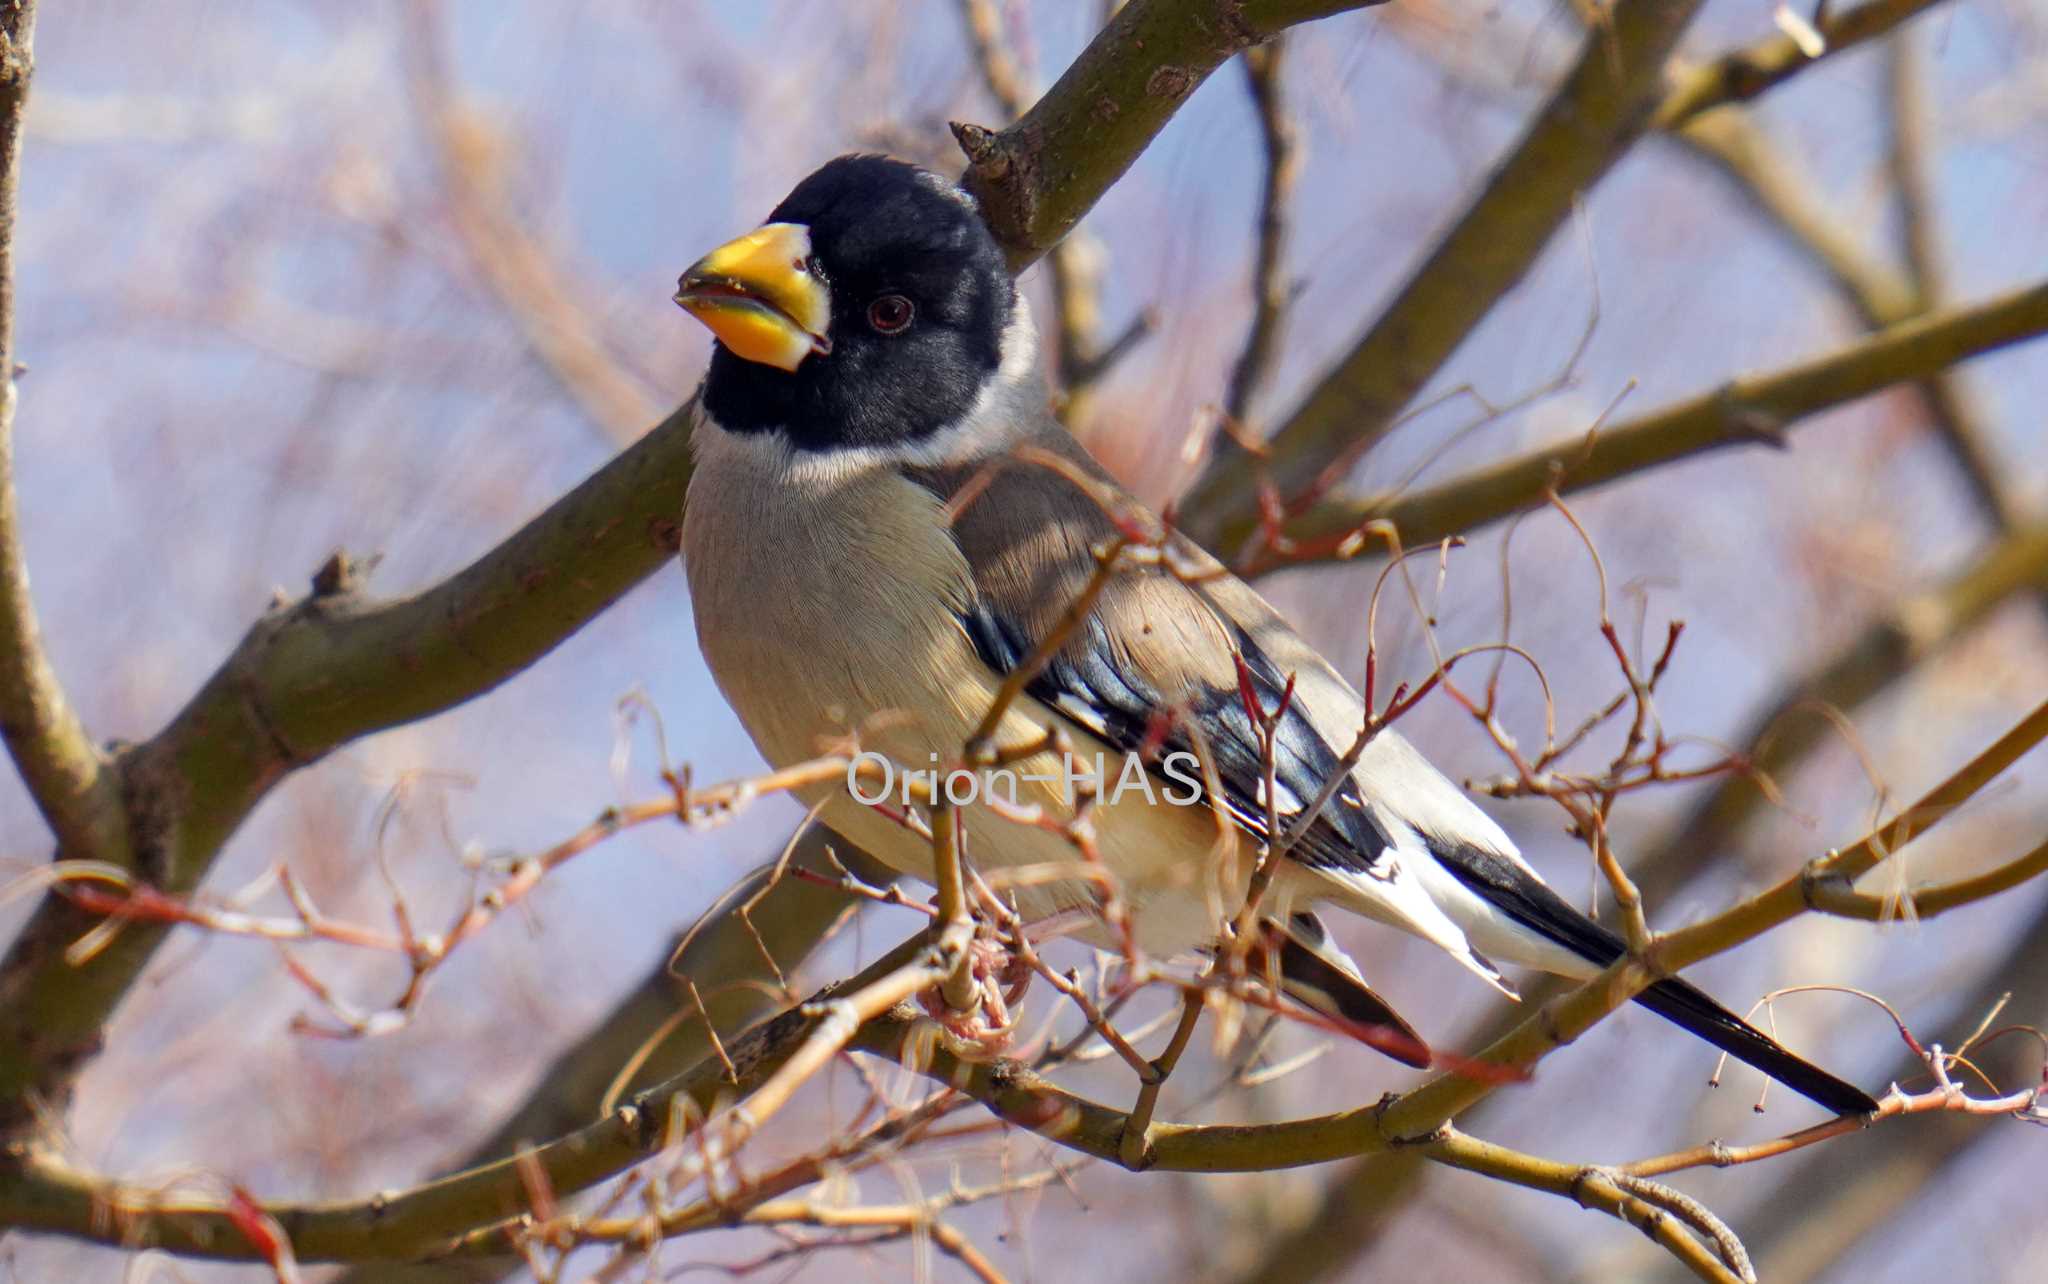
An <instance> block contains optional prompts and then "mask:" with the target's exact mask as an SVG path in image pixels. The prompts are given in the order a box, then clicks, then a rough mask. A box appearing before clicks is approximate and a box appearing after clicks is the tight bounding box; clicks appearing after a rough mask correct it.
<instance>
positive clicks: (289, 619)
mask: <svg viewBox="0 0 2048 1284" xmlns="http://www.w3.org/2000/svg"><path fill="white" fill-rule="evenodd" d="M688 437H689V407H688V406H685V407H684V408H683V409H680V410H678V411H676V412H675V413H674V414H672V415H670V416H669V417H668V419H666V420H665V421H663V423H662V424H661V425H660V426H659V427H657V428H655V429H654V430H653V431H651V432H649V433H648V434H647V435H646V436H644V437H643V438H641V440H640V441H638V442H636V443H635V444H634V445H633V446H632V447H630V448H629V449H627V450H626V451H625V452H624V453H622V454H620V455H619V456H618V457H617V458H615V459H613V460H612V461H611V462H610V463H609V464H607V465H606V466H605V467H604V468H603V469H601V470H599V471H598V472H597V473H596V474H595V475H594V476H592V477H591V478H590V479H589V480H587V481H585V482H584V483H583V484H582V485H580V486H578V487H577V488H576V489H574V490H572V491H570V492H569V493H568V494H567V495H565V496H563V497H562V498H561V499H559V500H557V501H556V502H555V503H554V504H553V505H551V506H550V507H549V508H548V509H547V510H546V511H545V512H543V513H541V514H540V515H539V516H538V517H536V518H534V519H533V520H532V521H531V522H528V523H527V525H526V526H525V527H524V528H522V529H521V530H520V531H519V532H518V533H516V534H514V535H513V536H512V537H510V538H509V539H507V540H506V541H505V542H504V543H502V544H500V545H499V546H498V547H496V548H495V549H492V550H491V551H490V552H488V553H486V554H485V555H484V556H482V557H481V558H478V559H477V560H476V561H475V562H473V563H471V564H470V565H469V566H468V567H467V568H465V569H464V570H462V571H460V572H458V573H457V574H456V575H455V576H454V577H452V578H451V579H448V580H446V581H444V582H443V583H441V584H439V585H437V586H435V587H434V588H431V589H429V590H427V591H425V592H423V593H420V594H418V595H416V596H412V597H405V598H397V599H389V600H375V599H371V598H368V597H367V596H365V595H364V594H363V593H362V591H361V586H360V585H359V584H358V583H357V582H356V576H355V573H354V570H353V568H352V567H351V565H350V564H349V563H348V561H347V559H346V558H345V557H343V556H340V555H337V557H336V559H335V560H334V561H332V562H330V563H329V565H328V566H327V567H326V568H324V569H323V571H322V573H321V575H320V576H318V577H316V579H315V582H314V589H313V592H312V593H311V594H310V595H309V596H307V597H305V598H302V599H300V600H299V601H297V602H295V603H292V604H290V605H288V606H282V607H278V608H276V609H274V610H272V611H271V612H270V613H269V614H267V615H265V616H264V617H263V618H262V619H260V620H258V621H257V622H256V624H255V626H254V627H253V628H251V629H250V631H249V633H248V634H247V636H245V637H244V638H243V640H242V642H241V644H240V645H239V646H237V647H236V648H235V651H234V652H233V654H231V655H230V656H229V657H228V658H227V660H226V661H225V662H224V663H223V664H222V665H221V667H220V668H219V669H218V670H217V671H216V672H215V673H214V675H213V676H212V677H211V678H210V679H208V680H207V682H206V684H205V686H204V687H202V688H201V689H200V691H199V693H198V694H197V695H195V696H194V697H193V698H192V701H191V702H190V703H189V704H187V705H186V706H185V708H184V709H183V710H181V711H180V712H179V713H178V715H177V716H176V717H175V718H173V719H172V721H171V722H170V724H169V725H168V726H166V727H165V728H164V729H163V730H162V731H160V732H158V733H157V735H156V736H154V737H153V738H151V739H150V740H149V741H147V742H146V743H144V744H141V745H138V746H135V747H133V748H131V749H129V750H127V751H125V752H124V753H123V754H122V755H121V756H120V757H119V758H118V759H117V762H116V766H117V767H118V769H119V771H120V779H121V781H122V786H123V789H124V791H125V793H126V796H127V798H128V810H129V814H130V816H131V817H133V821H132V824H133V829H134V840H133V843H134V845H133V850H132V853H129V854H126V855H125V858H124V859H119V860H117V861H116V863H121V864H124V865H127V866H130V867H131V868H132V871H133V872H134V873H136V874H137V875H138V876H139V877H140V878H141V880H142V881H144V882H147V883H149V884H150V885H152V886H154V887H156V888H158V889H159V890H162V891H165V892H169V893H172V894H174V895H175V894H182V893H185V892H189V891H191V890H192V889H193V888H194V887H195V886H197V885H198V883H199V881H200V879H201V878H202V877H204V875H205V873H206V871H207V869H208V867H209V866H210V865H211V864H212V862H213V859H214V857H215V856H216V855H217V854H218V852H219V850H220V848H221V845H222V844H223V843H224V842H226V840H227V838H228V837H229V835H231V834H232V833H233V832H234V831H235V829H236V828H237V827H238V826H239V825H240V824H241V822H242V821H243V819H244V818H246V817H247V816H248V814H249V812H250V811H251V810H252V809H253V808H254V807H255V806H256V804H257V803H258V802H260V801H261V800H262V799H263V797H264V796H265V795H266V794H268V793H269V791H270V790H271V789H272V788H273V787H275V786H276V785H277V783H278V782H279V781H281V780H282V779H284V777H285V776H286V775H288V774H289V773H290V772H292V771H294V770H296V769H298V768H300V767H303V766H306V765H307V764H309V763H312V762H315V761H318V760H319V759H320V758H321V757H322V756H324V755H325V754H326V753H328V752H329V751H331V750H332V749H334V748H335V747H336V746H338V745H341V744H344V743H346V742H347V741H349V740H353V739H355V738H356V737H358V736H363V735H367V734H369V733H370V732H373V731H379V730H382V729H384V728H386V727H392V726H397V725H399V724H401V723H405V722H410V721H413V720H414V719H417V718H423V717H426V716H428V715H430V714H434V713H439V712H441V711H442V710H444V709H448V708H452V707H453V706H455V705H458V704H461V703H462V702H464V701H466V700H470V699H473V698H475V697H476V696H478V695H481V694H483V693H484V692H486V691H489V690H491V689H492V688H494V687H496V686H497V685H498V684H499V683H501V682H504V681H506V680H507V679H509V678H511V677H513V676H514V675H516V674H518V673H519V672H521V671H522V670H524V669H525V668H526V667H527V666H528V665H530V664H532V663H533V662H534V661H536V660H538V659H540V657H542V656H543V655H545V654H547V653H548V651H550V650H551V649H553V648H554V647H555V646H556V645H557V644H559V643H560V642H561V641H562V640H563V639H564V638H567V637H568V636H569V635H570V634H572V633H574V632H575V631H576V630H577V629H579V628H581V627H582V626H583V625H584V624H585V623H586V622H588V621H589V620H590V619H592V618H593V617H595V616H596V615H597V613H598V612H599V611H602V610H603V609H605V608H606V607H608V606H610V605H611V604H612V603H613V602H614V601H616V600H617V599H618V598H619V597H620V596H621V595H622V594H624V593H625V592H626V590H627V589H629V588H631V587H633V586H634V585H635V584H637V583H639V582H640V581H641V580H642V579H645V578H646V577H647V576H649V575H651V574H653V573H654V572H655V571H657V570H659V569H661V568H662V567H664V566H667V565H669V564H670V563H672V562H673V561H674V559H675V555H676V547H677V541H678V539H679V534H680V527H679V524H678V523H679V519H680V517H681V515H682V511H683V493H684V490H685V488H686V487H687V485H688V481H689V475H690V457H689V442H688ZM103 858H105V857H104V855H103ZM99 921H100V919H99V916H97V915H91V914H86V913H84V912H82V911H80V910H78V909H76V908H74V907H73V906H71V905H70V903H69V902H67V901H66V900H64V899H63V897H62V896H60V895H51V896H47V897H45V898H44V900H43V903H42V904H41V905H40V906H38V908H37V910H36V913H35V915H34V916H33V917H32V918H31V919H30V920H29V923H28V925H27V926H26V927H24V928H23V929H22V932H21V934H20V935H19V936H18V937H16V939H15V940H14V942H13V944H12V945H11V946H10V948H9V950H8V952H7V955H6V957H5V958H4V959H0V1012H4V1014H5V1016H4V1020H0V1134H4V1133H6V1132H8V1131H11V1130H13V1129H14V1128H17V1127H19V1126H20V1125H22V1124H23V1123H25V1122H27V1121H28V1119H29V1117H30V1115H31V1113H32V1112H31V1110H30V1108H29V1106H28V1098H29V1096H30V1095H31V1094H34V1095H36V1096H37V1097H39V1098H40V1099H41V1100H43V1101H44V1102H46V1103H50V1104H52V1105H58V1104H61V1102H62V1100H63V1098H64V1096H65V1095H66V1093H67V1092H68V1086H69V1079H70V1076H71V1074H72V1072H73V1070H75V1068H76V1067H77V1066H78V1065H79V1064H81V1063H82V1062H83V1061H84V1060H85V1059H86V1058H87V1057H89V1056H90V1055H91V1054H92V1053H93V1052H94V1051H96V1049H97V1045H98V1039H99V1031H100V1027H101V1025H102V1024H103V1023H104V1022H105V1020H106V1018H107V1016H108V1014H109V1013H111V1012H112V1011H113V1008H114V1005H115V1004H116V1003H118V1002H119V1001H120V998H121V995H122V994H123V993H124V992H126V990H127V988H128V986H129V984H130V983H131V982H133V980H134V979H135V977H136V976H137V975H138V974H139V973H140V972H141V970H142V967H143V965H144V964H145V963H146V962H147V961H148V959H149V956H150V954H151V953H152V952H153V951H154V950H155V948H156V946H157V944H158V943H159V942H160V941H161V940H162V939H163V935H164V932H165V930H166V929H165V928H163V927H161V926H155V925H148V924H141V923H133V924H129V925H128V926H127V927H126V929H125V930H124V931H123V932H122V933H121V935H120V936H119V937H118V938H117V939H115V940H114V941H113V942H112V943H111V944H110V945H109V946H108V947H107V948H106V949H105V950H103V951H101V952H100V953H99V954H98V955H96V956H95V957H94V958H93V959H92V960H91V961H90V962H89V963H87V964H85V965H83V966H81V967H75V968H74V967H72V966H70V965H69V964H67V963H66V962H65V961H64V959H63V953H64V949H65V947H66V946H68V945H69V944H70V943H71V942H72V941H74V940H76V939H77V938H78V937H79V936H81V935H83V934H84V933H85V932H87V931H89V930H90V929H91V928H92V927H93V926H94V925H95V924H96V923H97V922H99Z"/></svg>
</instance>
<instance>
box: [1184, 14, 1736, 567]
mask: <svg viewBox="0 0 2048 1284" xmlns="http://www.w3.org/2000/svg"><path fill="white" fill-rule="evenodd" d="M1698 8H1699V2H1698V0H1621V2H1620V3H1617V4H1616V5H1614V6H1613V9H1612V12H1611V24H1610V25H1604V26H1603V27H1602V28H1601V29H1599V30H1596V31H1592V32H1590V33H1588V35H1587V37H1586V39H1585V43H1584V45H1583V47H1582V48H1581V50H1580V53H1579V59H1578V63H1577V65H1576V66H1575V67H1574V68H1573V69H1572V71H1571V73H1570V74H1569V75H1568V76H1567V77H1566V78H1565V80H1564V83H1563V84H1562V85H1560V86H1559V88H1558V90H1557V92H1556V93H1555V94H1554V95H1552V97H1551V98H1550V100H1549V102H1547V103H1545V104H1544V107H1543V110H1542V112H1541V113H1540V114H1539V115H1538V116H1537V117H1536V119H1535V121H1534V122H1533V123H1532V124H1531V125H1530V126H1529V129H1528V132H1527V133H1525V134H1524V135H1523V136H1522V138H1521V139H1520V140H1519V141H1518V142H1517V143H1516V144H1515V146H1514V148H1513V149H1512V150H1511V151H1510V152H1509V153H1508V155H1507V156H1506V157H1505V158H1504V159H1503V160H1502V161H1501V162H1500V164H1498V165H1497V166H1495V168H1494V170H1493V173H1492V174H1491V175H1490V176H1489V177H1488V179H1487V182H1486V185H1485V187H1484V188H1483V189H1482V190H1481V191H1480V192H1479V194H1478V195H1477V196H1475V197H1474V198H1473V200H1472V202H1471V203H1470V204H1469V205H1468V206H1467V207H1466V209H1465V211H1464V213H1463V214H1462V215H1461V216H1460V217H1459V218H1458V220H1457V221H1456V222H1455V223H1454V224H1453V225H1452V227H1451V228H1450V230H1449V231H1448V232H1446V233H1445V234H1444V236H1443V237H1442V239H1441V240H1439V241H1438V242H1437V243H1436V245H1435V247H1434V248H1433V249H1432V250H1431V251H1430V253H1429V255H1428V257H1427V258H1425V259H1424V260H1423V261H1422V263H1421V264H1420V265H1419V266H1417V268H1416V269H1415V271H1414V272H1413V273H1412V274H1411V275H1410V276H1409V278H1408V280H1407V281H1406V282H1405V283H1404V284H1403V285H1402V287H1401V289H1400V290H1399V291H1398V292H1397V293H1396V294H1395V296H1394V299H1393V301H1392V302H1391V303H1389V304H1388V305H1387V307H1386V309H1385V310H1384V311H1383V312H1381V314H1380V316H1379V318H1378V319H1377V320H1376V321H1375V322H1374V323H1373V324H1372V326H1371V328H1369V329H1368V330H1367V331H1366V332H1365V334H1364V335H1363V336H1362V337H1361V338H1360V339H1359V340H1358V342H1357V343H1356V344H1354V345H1353V346H1352V348H1351V350H1350V351H1349V352H1348V353H1346V354H1345V355H1344V356H1343V357H1342V358H1340V359H1339V360H1338V362H1337V364H1336V366H1335V367H1334V368H1333V369H1331V371H1330V372H1329V373H1328V374H1327V375H1325V376H1324V377H1323V379H1322V381H1321V382H1320V383H1318V384H1317V385H1316V387H1315V389H1314V390H1313V391H1311V392H1310V393H1309V395H1308V396H1307V398H1306V399H1304V400H1303V402H1302V403H1301V405H1300V406H1299V407H1298V408H1297V409H1296V410H1295V411H1294V413H1293V414H1292V415H1291V416H1289V417H1288V419H1287V420H1286V422H1284V423H1283V424H1281V426H1280V428H1279V430H1278V431H1277V432H1276V433H1274V434H1273V438H1272V440H1271V441H1270V442H1269V443H1268V453H1267V455H1266V457H1265V460H1264V464H1265V467H1264V468H1263V469H1262V470H1258V471H1257V472H1256V473H1255V470H1254V469H1253V468H1252V467H1250V466H1249V461H1248V460H1247V459H1246V457H1245V451H1244V449H1243V448H1242V447H1241V446H1238V445H1237V444H1235V443H1234V442H1230V441H1229V440H1228V439H1227V438H1221V439H1219V440H1218V442H1217V444H1216V454H1215V457H1214V458H1213V459H1211V460H1210V462H1209V466H1208V468H1207V470H1206V471H1205V473H1204V474H1203V476H1202V479H1201V480H1200V481H1198V482H1197V483H1196V484H1195V486H1194V488H1193V489H1192V490H1191V491H1190V492H1189V493H1188V495H1187V496H1186V497H1185V498H1184V500H1183V502H1182V505H1181V518H1182V521H1183V523H1184V525H1185V527H1186V529H1187V530H1188V532H1189V533H1190V534H1191V535H1193V536H1194V537H1195V538H1196V539H1198V540H1202V541H1203V542H1205V543H1209V544H1211V545H1212V546H1217V541H1216V538H1215V537H1216V536H1217V535H1218V534H1219V533H1220V532H1231V531H1243V530H1246V529H1249V526H1250V523H1251V522H1252V521H1254V520H1255V518H1256V510H1257V493H1258V486H1259V484H1260V482H1261V480H1262V479H1263V480H1264V481H1265V482H1266V483H1268V484H1270V485H1271V486H1272V487H1274V488H1275V489H1277V490H1278V492H1279V493H1280V494H1281V495H1284V496H1288V497H1290V498H1293V497H1297V496H1302V495H1307V494H1310V493H1312V492H1314V491H1316V490H1317V489H1319V488H1325V487H1327V485H1328V484H1329V482H1330V481H1331V480H1333V479H1331V478H1328V477H1326V476H1325V470H1326V469H1328V468H1329V467H1330V466H1331V464H1332V462H1333V461H1338V460H1342V459H1353V458H1356V457H1357V452H1359V451H1360V450H1362V449H1364V448H1366V447H1368V446H1370V445H1371V444H1372V443H1373V442H1375V441H1377V440H1379V439H1380V438H1381V437H1382V436H1384V435H1385V434H1386V432H1387V431H1388V429H1389V428H1390V427H1391V426H1392V424H1393V423H1394V422H1395V417H1396V416H1397V415H1399V414H1400V412H1401V409H1402V407H1404V406H1406V405H1407V404H1408V403H1409V402H1410V401H1411V400H1413V399H1414V397H1415V395H1416V394H1417V393H1418V392H1420V391H1421V390H1422V388H1423V386H1424V385H1425V384H1427V383H1428V382H1429V381H1430V379H1432V378H1434V377H1435V375H1436V373H1437V371H1439V370H1440V369H1442V368H1443V365H1444V363H1445V362H1446V361H1448V360H1449V359H1450V357H1451V354H1452V353H1453V352H1455V351H1456V350H1457V348H1458V345H1460V344H1461V343H1463V342H1464V341H1465V337H1466V336H1467V335H1468V334H1470V333H1471V332H1472V330H1473V328H1474V327H1475V326H1477V325H1478V324H1479V322H1480V319H1481V318H1483V317H1484V316H1486V314H1487V313H1489V312H1491V311H1492V310H1493V307H1494V305H1495V304H1496V303H1497V302H1498V301H1499V300H1500V298H1501V296H1502V295H1504V294H1506V293H1507V292H1508V291H1509V290H1511V289H1513V288H1514V286H1515V283H1516V282H1518V281H1520V280H1521V279H1522V277H1523V275H1524V274H1525V273H1527V272H1528V270H1529V268H1530V267H1531V266H1532V265H1533V264H1534V263H1535V261H1536V258H1537V256H1538V255H1539V254H1541V253H1542V252H1543V247H1544V246H1545V245H1547V244H1549V242H1550V238H1551V235H1552V234H1553V233H1554V232H1556V231H1557V229H1558V228H1559V227H1560V226H1562V225H1563V223H1564V221H1565V219H1566V218H1567V217H1568V216H1569V215H1570V214H1571V211H1572V206H1573V203H1574V202H1575V201H1577V200H1578V199H1579V197H1580V196H1581V194H1582V193H1584V192H1585V191H1586V190H1587V189H1589V188H1591V187H1592V186H1593V185H1594V184H1596V183H1597V182H1599V180H1600V179H1601V177H1602V176H1603V175H1605V174H1606V173H1607V171H1608V169H1609V168H1611V167H1612V166H1613V164H1614V163H1615V162H1616V161H1617V160H1619V159H1620V158H1621V156H1622V154H1623V153H1625V152H1626V151H1627V150H1628V148H1629V146H1630V145H1631V144H1633V143H1634V142H1635V140H1636V139H1637V137H1639V136H1640V135H1641V133H1642V131H1643V128H1644V127H1645V125H1646V124H1647V121H1648V110H1649V107H1650V105H1651V104H1652V103H1654V102H1655V101H1656V97H1657V95H1658V94H1659V93H1660V92H1661V90H1662V86H1663V83H1664V82H1663V72H1664V60H1665V58H1666V57H1667V56H1668V55H1669V54H1670V52H1671V49H1672V48H1673V46H1675V45H1676V44H1677V42H1678V37H1679V35H1680V34H1681V33H1682V32H1683V31H1684V30H1685V28H1686V26H1687V25H1688V24H1689V23H1690V22H1691V20H1692V16H1693V14H1694V12H1695V11H1696V10H1697V9H1698ZM1402 534H1403V536H1404V537H1407V538H1409V539H1410V542H1420V540H1419V539H1418V537H1416V536H1415V535H1413V534H1412V533H1411V532H1409V531H1407V530H1406V529H1404V530H1403V531H1402ZM1220 546H1221V547H1229V544H1228V543H1227V542H1225V543H1223V544H1222V545H1220Z"/></svg>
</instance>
